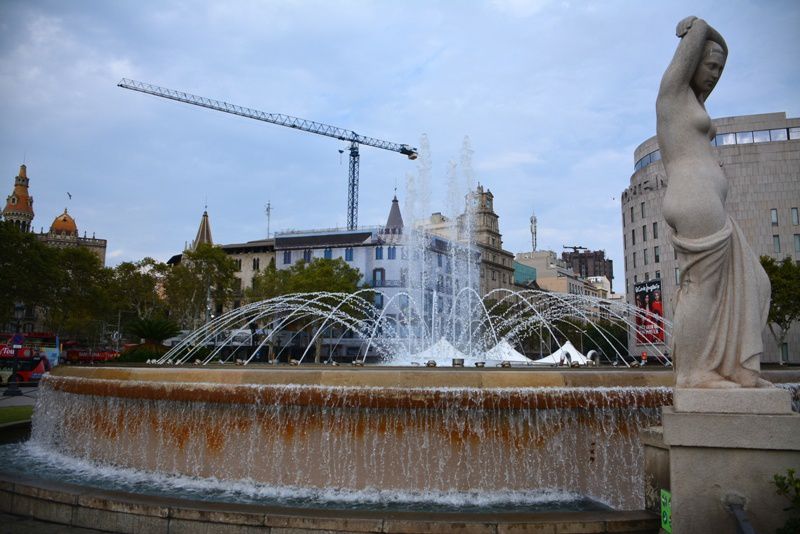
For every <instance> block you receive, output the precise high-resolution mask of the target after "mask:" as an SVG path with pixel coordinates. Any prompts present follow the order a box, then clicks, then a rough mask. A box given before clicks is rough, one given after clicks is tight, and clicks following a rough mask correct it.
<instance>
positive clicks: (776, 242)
mask: <svg viewBox="0 0 800 534" xmlns="http://www.w3.org/2000/svg"><path fill="white" fill-rule="evenodd" d="M772 252H774V253H775V254H780V252H781V236H779V235H774V236H772Z"/></svg>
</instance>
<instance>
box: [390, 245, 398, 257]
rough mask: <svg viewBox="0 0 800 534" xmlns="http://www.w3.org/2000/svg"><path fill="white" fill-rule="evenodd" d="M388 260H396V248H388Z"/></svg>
mask: <svg viewBox="0 0 800 534" xmlns="http://www.w3.org/2000/svg"><path fill="white" fill-rule="evenodd" d="M389 259H390V260H394V259H397V247H389Z"/></svg>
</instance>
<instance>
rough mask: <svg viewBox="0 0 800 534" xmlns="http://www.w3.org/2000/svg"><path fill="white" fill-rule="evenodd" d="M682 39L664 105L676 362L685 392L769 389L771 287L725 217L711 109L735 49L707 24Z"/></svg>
mask: <svg viewBox="0 0 800 534" xmlns="http://www.w3.org/2000/svg"><path fill="white" fill-rule="evenodd" d="M676 34H677V36H678V37H679V38H680V39H681V41H680V44H679V45H678V48H677V50H676V51H675V56H674V57H673V58H672V62H671V63H670V65H669V67H668V68H667V71H666V72H665V73H664V77H663V79H662V80H661V87H660V88H659V92H658V100H657V101H656V116H657V128H656V129H657V136H658V144H659V148H660V149H661V158H662V160H663V163H664V168H665V169H666V173H667V178H668V184H667V191H666V194H665V195H664V202H663V206H662V209H663V214H664V219H665V220H666V222H667V224H668V225H669V226H670V228H671V230H672V232H671V240H672V245H673V247H674V248H675V250H676V252H677V254H678V266H679V269H680V288H679V289H678V293H677V297H676V302H675V317H674V321H673V324H674V327H673V340H672V341H673V348H672V354H673V357H674V358H675V371H676V385H677V387H683V388H735V387H768V386H771V384H770V383H769V382H767V381H765V380H762V379H761V378H760V360H759V358H760V356H761V353H762V352H763V345H762V341H761V332H762V330H763V329H764V326H765V325H766V320H767V313H768V311H769V297H770V284H769V279H768V278H767V275H766V273H765V272H764V269H763V268H762V267H761V264H760V263H759V261H758V258H757V257H756V255H755V254H754V253H753V251H752V249H751V248H750V246H749V245H748V244H747V242H746V240H745V238H744V235H743V234H742V231H741V229H740V228H739V225H738V224H736V222H735V221H734V220H733V219H731V217H730V216H729V215H728V214H727V213H726V212H725V197H726V195H727V193H728V182H727V179H726V177H725V173H724V171H723V169H722V162H720V161H719V160H718V159H717V157H716V154H715V151H714V149H713V147H712V146H711V144H710V141H711V140H712V139H714V135H715V134H716V131H715V130H714V126H713V125H712V124H711V118H710V117H709V116H708V113H707V112H706V109H705V101H706V98H708V95H709V94H710V93H711V91H712V90H713V89H714V87H715V86H716V84H717V81H718V80H719V77H720V75H721V74H722V69H723V68H724V67H725V60H726V59H727V56H728V46H727V44H726V43H725V40H724V39H723V38H722V36H721V35H720V34H719V33H718V32H717V31H716V30H715V29H714V28H712V27H711V26H709V25H708V23H707V22H706V21H704V20H703V19H699V18H697V17H687V18H685V19H683V20H682V21H680V22H679V23H678V27H677V29H676Z"/></svg>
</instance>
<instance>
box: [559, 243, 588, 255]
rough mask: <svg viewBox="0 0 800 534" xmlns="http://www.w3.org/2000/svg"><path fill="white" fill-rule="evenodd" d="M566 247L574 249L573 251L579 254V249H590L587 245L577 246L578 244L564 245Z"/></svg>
mask: <svg viewBox="0 0 800 534" xmlns="http://www.w3.org/2000/svg"><path fill="white" fill-rule="evenodd" d="M562 246H563V248H565V249H572V252H573V253H575V254H577V253H578V251H579V250H588V249H587V248H586V247H581V246H576V245H562Z"/></svg>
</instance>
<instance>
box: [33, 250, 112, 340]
mask: <svg viewBox="0 0 800 534" xmlns="http://www.w3.org/2000/svg"><path fill="white" fill-rule="evenodd" d="M56 252H57V262H58V274H59V276H58V277H57V279H56V283H55V285H54V287H52V289H51V290H52V291H53V295H52V301H51V303H50V305H49V307H48V308H47V311H46V322H47V323H48V325H49V326H50V328H51V329H52V330H54V331H55V332H58V333H60V334H68V335H72V336H74V337H88V336H91V335H96V334H97V333H98V331H99V326H100V324H102V323H103V321H104V319H107V318H108V316H109V312H110V311H111V307H112V306H111V301H110V295H109V291H108V288H109V286H110V280H111V276H112V271H111V269H107V268H105V267H103V265H102V263H101V262H100V258H98V257H97V256H96V255H95V254H94V253H93V252H92V251H90V250H88V249H86V248H84V247H66V248H63V249H59V250H57V251H56Z"/></svg>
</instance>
